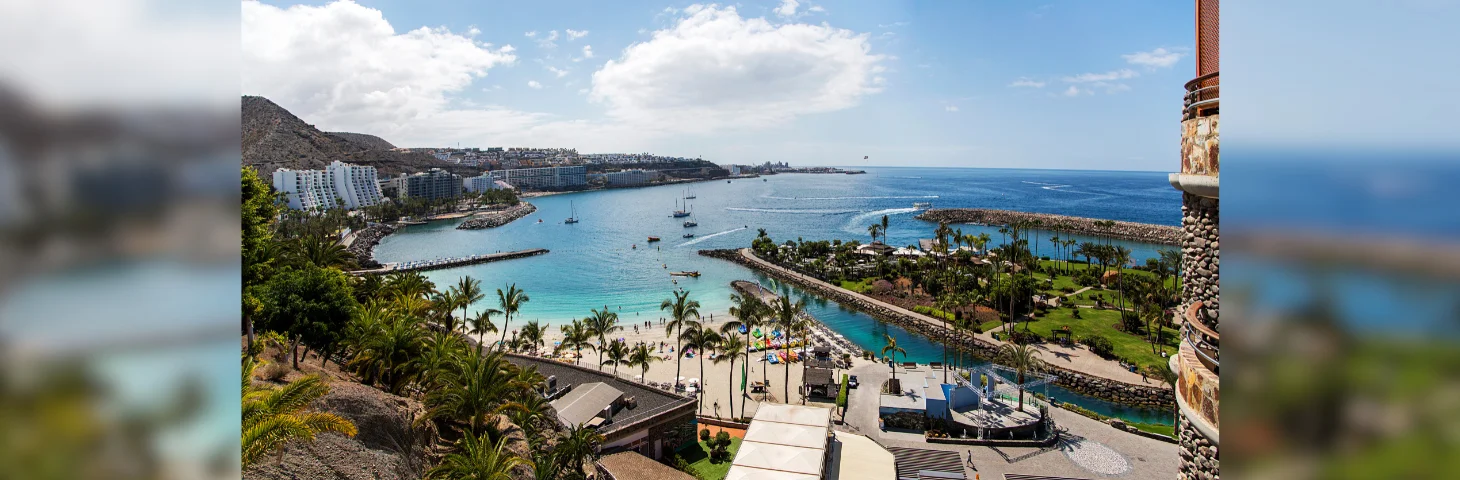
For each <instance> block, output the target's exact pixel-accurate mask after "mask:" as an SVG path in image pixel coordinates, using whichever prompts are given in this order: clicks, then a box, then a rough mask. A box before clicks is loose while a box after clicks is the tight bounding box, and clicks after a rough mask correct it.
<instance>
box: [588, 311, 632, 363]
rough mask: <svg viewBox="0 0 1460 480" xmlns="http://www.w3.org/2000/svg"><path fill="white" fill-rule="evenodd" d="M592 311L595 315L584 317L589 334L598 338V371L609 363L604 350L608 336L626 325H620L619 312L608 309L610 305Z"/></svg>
mask: <svg viewBox="0 0 1460 480" xmlns="http://www.w3.org/2000/svg"><path fill="white" fill-rule="evenodd" d="M591 311H592V312H593V316H590V317H587V318H584V319H583V327H584V328H585V330H586V333H588V335H589V336H591V337H597V338H598V371H600V372H602V371H603V366H604V365H607V364H606V363H603V350H604V348H605V347H606V346H607V345H608V343H606V342H607V340H606V337H607V336H608V334H610V333H613V332H617V331H619V330H623V329H624V327H622V326H620V325H618V313H616V312H610V311H608V305H604V306H603V310H598V309H593V310H591Z"/></svg>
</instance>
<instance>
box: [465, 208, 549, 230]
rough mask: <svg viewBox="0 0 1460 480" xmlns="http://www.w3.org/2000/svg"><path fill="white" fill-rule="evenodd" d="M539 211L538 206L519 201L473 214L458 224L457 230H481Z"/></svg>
mask: <svg viewBox="0 0 1460 480" xmlns="http://www.w3.org/2000/svg"><path fill="white" fill-rule="evenodd" d="M536 211H537V206H536V205H533V204H531V203H527V202H518V203H517V204H516V205H513V206H510V207H507V208H504V209H501V210H498V211H494V212H485V213H478V214H475V215H472V216H471V218H468V219H466V221H465V222H461V224H460V225H457V226H456V229H457V230H480V229H483V228H496V227H500V226H503V225H506V224H508V223H512V221H513V220H516V219H519V218H522V217H526V216H528V215H531V214H532V212H536Z"/></svg>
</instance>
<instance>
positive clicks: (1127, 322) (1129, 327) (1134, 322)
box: [1120, 312, 1141, 333]
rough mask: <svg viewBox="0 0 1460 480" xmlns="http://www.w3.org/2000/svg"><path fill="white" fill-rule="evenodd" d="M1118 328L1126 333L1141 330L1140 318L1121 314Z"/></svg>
mask: <svg viewBox="0 0 1460 480" xmlns="http://www.w3.org/2000/svg"><path fill="white" fill-rule="evenodd" d="M1120 328H1121V330H1122V331H1125V332H1128V333H1136V332H1139V331H1140V330H1141V317H1139V316H1137V315H1136V314H1134V313H1131V312H1121V314H1120Z"/></svg>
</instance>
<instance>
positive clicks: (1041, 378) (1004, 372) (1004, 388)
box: [957, 363, 1058, 398]
mask: <svg viewBox="0 0 1460 480" xmlns="http://www.w3.org/2000/svg"><path fill="white" fill-rule="evenodd" d="M978 374H983V375H985V376H987V377H988V379H989V384H990V386H992V387H993V391H994V392H995V393H1007V394H1009V395H1010V396H1013V395H1018V394H1019V390H1023V391H1026V392H1028V391H1032V390H1034V389H1035V388H1038V387H1046V388H1045V389H1044V391H1043V393H1044V396H1045V398H1048V397H1049V388H1048V385H1049V384H1050V383H1051V382H1054V381H1055V380H1056V379H1057V378H1058V377H1055V376H1054V375H1050V374H1047V373H1040V372H1031V371H1026V372H1024V379H1025V381H1024V383H1019V382H1015V381H1013V380H1010V378H1019V372H1018V371H1017V370H1015V369H1013V368H1010V367H1006V366H1003V365H999V364H994V363H990V364H988V365H984V366H980V367H974V368H971V369H969V375H968V380H966V382H967V383H968V387H969V388H972V389H974V390H978V386H977V385H974V384H973V379H974V378H975V375H978ZM957 377H958V378H959V380H958V381H959V383H963V382H965V380H963V378H962V377H963V376H962V375H957ZM985 392H987V390H985Z"/></svg>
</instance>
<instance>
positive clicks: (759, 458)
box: [725, 404, 831, 480]
mask: <svg viewBox="0 0 1460 480" xmlns="http://www.w3.org/2000/svg"><path fill="white" fill-rule="evenodd" d="M830 435H831V409H829V408H820V407H805V406H800V405H780V404H766V405H761V406H760V408H759V409H758V410H757V411H756V412H755V419H754V420H752V421H751V422H750V428H749V429H747V430H746V431H745V439H744V440H743V441H741V443H740V450H739V451H738V452H736V453H735V460H734V461H733V462H731V464H730V472H729V474H728V475H726V477H725V478H726V479H727V480H750V479H757V480H758V479H776V480H779V479H797V480H799V479H820V478H821V474H822V472H823V470H824V469H825V466H826V461H825V460H826V449H827V443H828V441H829V440H830Z"/></svg>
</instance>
